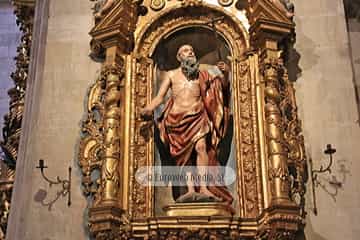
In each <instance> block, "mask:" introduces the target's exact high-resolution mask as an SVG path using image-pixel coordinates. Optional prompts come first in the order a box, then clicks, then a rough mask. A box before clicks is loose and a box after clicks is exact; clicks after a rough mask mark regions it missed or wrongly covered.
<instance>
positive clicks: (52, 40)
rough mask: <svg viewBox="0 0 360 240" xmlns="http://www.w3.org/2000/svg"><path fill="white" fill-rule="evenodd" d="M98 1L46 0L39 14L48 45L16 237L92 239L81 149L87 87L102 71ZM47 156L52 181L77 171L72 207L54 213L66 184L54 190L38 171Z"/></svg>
mask: <svg viewBox="0 0 360 240" xmlns="http://www.w3.org/2000/svg"><path fill="white" fill-rule="evenodd" d="M92 4H93V3H92V2H90V1H89V0H77V1H74V0H61V1H58V0H55V1H48V0H43V1H39V4H38V7H37V9H36V17H35V22H36V23H35V28H34V32H35V34H34V42H33V45H34V47H36V46H40V48H39V49H33V53H34V54H33V55H32V64H36V65H37V67H36V71H34V68H32V69H31V71H32V72H31V73H30V76H29V78H30V81H29V82H28V89H27V95H26V99H25V102H26V106H25V111H26V112H25V115H24V119H23V122H24V125H23V129H22V131H23V132H22V134H23V135H22V138H21V146H20V149H19V158H18V161H17V168H16V181H15V187H14V188H15V190H14V193H13V199H12V208H11V216H10V221H9V227H8V234H7V239H8V240H15V239H22V240H34V239H37V240H59V239H69V240H70V239H79V240H80V239H88V237H87V235H88V234H87V233H86V231H87V230H86V229H85V224H84V222H85V221H84V218H86V216H87V214H86V213H85V209H86V205H87V203H86V199H85V198H84V197H83V196H82V191H81V183H80V181H81V173H80V170H79V168H78V166H77V150H78V142H79V137H80V126H81V120H82V118H83V115H84V112H85V99H86V95H87V90H88V88H89V87H90V85H91V84H92V83H93V82H94V81H95V79H96V78H97V76H98V73H97V71H98V70H99V68H100V65H99V64H97V63H95V62H94V61H92V60H91V59H90V58H89V57H88V54H89V41H90V38H89V35H88V32H89V30H90V29H91V27H92V26H93V22H92V21H93V18H92V10H91V7H92ZM47 21H48V22H47ZM39 28H40V29H39ZM43 28H44V29H43ZM46 29H47V35H46ZM36 41H38V42H39V41H40V43H39V44H36V43H35V42H36ZM39 159H44V160H45V163H46V165H47V166H48V168H47V169H45V174H46V175H47V176H48V177H49V178H51V179H55V178H56V176H60V177H61V178H62V179H64V178H67V176H68V167H69V166H71V167H72V169H73V170H72V189H71V194H72V204H71V206H70V207H68V206H67V198H62V197H60V199H59V200H58V201H57V202H55V203H54V204H53V206H52V208H51V209H49V208H48V207H47V206H44V205H43V204H42V200H43V203H48V202H49V201H51V200H53V199H54V198H55V195H56V192H57V191H58V190H60V188H61V187H60V186H53V187H51V188H49V186H48V184H47V183H46V182H45V180H44V179H43V178H42V177H41V174H40V171H39V170H38V169H36V168H35V167H36V165H37V164H38V160H39ZM45 195H46V196H45ZM44 198H45V199H44Z"/></svg>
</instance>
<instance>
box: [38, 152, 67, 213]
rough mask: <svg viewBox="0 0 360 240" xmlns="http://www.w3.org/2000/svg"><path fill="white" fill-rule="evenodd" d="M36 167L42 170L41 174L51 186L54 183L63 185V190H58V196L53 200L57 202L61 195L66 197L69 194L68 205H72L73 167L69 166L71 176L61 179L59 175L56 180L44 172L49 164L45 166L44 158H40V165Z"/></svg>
mask: <svg viewBox="0 0 360 240" xmlns="http://www.w3.org/2000/svg"><path fill="white" fill-rule="evenodd" d="M36 168H40V171H41V175H42V176H43V178H44V179H45V181H47V182H48V183H49V186H50V187H51V186H52V185H59V184H60V185H61V186H62V190H61V191H58V192H57V193H56V198H55V199H54V200H53V201H52V202H55V201H57V200H58V199H59V197H60V196H63V197H65V196H66V195H68V202H67V205H68V206H70V205H71V167H69V177H68V179H67V180H61V179H60V177H59V176H57V177H56V181H53V180H51V179H49V178H47V177H46V176H45V174H44V168H48V167H47V166H45V163H44V160H43V159H40V160H39V166H37V167H36Z"/></svg>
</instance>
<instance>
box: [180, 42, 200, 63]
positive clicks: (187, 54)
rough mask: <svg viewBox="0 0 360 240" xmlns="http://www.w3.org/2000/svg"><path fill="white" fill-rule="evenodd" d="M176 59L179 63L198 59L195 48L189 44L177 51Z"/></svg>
mask: <svg viewBox="0 0 360 240" xmlns="http://www.w3.org/2000/svg"><path fill="white" fill-rule="evenodd" d="M176 58H177V60H178V61H179V62H182V61H184V60H185V59H189V58H195V59H196V56H195V52H194V49H193V47H192V46H191V45H189V44H184V45H182V46H181V47H179V49H178V51H177V54H176Z"/></svg>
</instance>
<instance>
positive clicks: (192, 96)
mask: <svg viewBox="0 0 360 240" xmlns="http://www.w3.org/2000/svg"><path fill="white" fill-rule="evenodd" d="M176 57H177V60H178V61H179V62H180V67H178V68H177V69H175V70H171V71H167V72H166V73H165V74H164V76H163V77H162V83H161V86H160V89H159V91H158V94H157V96H156V97H155V98H154V99H153V100H152V101H151V102H150V103H149V104H148V105H147V106H146V107H145V108H143V109H141V115H142V117H143V118H149V117H150V116H152V114H153V111H154V110H155V109H156V108H157V107H158V106H159V105H160V104H161V103H162V102H163V101H164V98H165V96H166V94H167V92H168V91H169V90H171V96H170V98H169V99H168V100H167V102H166V104H165V107H164V109H163V111H162V113H161V115H160V117H159V118H158V120H157V124H156V125H157V127H158V130H159V135H160V139H161V141H162V142H163V143H164V145H165V146H167V147H168V149H169V152H170V156H171V158H172V159H173V160H174V161H175V163H176V166H179V167H184V166H195V167H196V168H197V172H198V174H199V175H200V176H203V175H206V174H207V171H208V170H207V169H208V168H209V167H214V168H217V167H219V166H221V163H220V161H219V160H218V153H219V149H218V148H219V143H220V141H221V140H222V138H223V137H224V136H225V134H226V132H227V128H228V125H229V116H230V115H229V102H230V89H229V81H228V73H229V67H228V65H227V64H226V63H225V62H222V61H220V62H218V63H217V66H212V68H210V69H202V68H201V67H200V64H199V63H198V61H197V58H196V56H195V53H194V50H193V47H192V46H190V45H187V44H186V45H183V46H181V47H180V48H179V49H178V52H177V56H176ZM186 186H187V191H186V192H185V194H182V195H181V196H180V197H179V198H177V202H181V201H179V199H193V197H192V196H194V195H198V196H207V197H208V199H212V200H210V201H213V202H225V203H228V204H231V203H232V201H233V197H232V195H231V193H230V192H229V191H228V189H227V187H226V186H225V185H209V184H207V183H206V182H202V180H201V181H200V184H199V185H193V184H192V183H191V182H190V181H189V182H186ZM183 202H184V201H183ZM185 202H186V201H185ZM187 202H189V200H188V201H187ZM190 202H191V201H190Z"/></svg>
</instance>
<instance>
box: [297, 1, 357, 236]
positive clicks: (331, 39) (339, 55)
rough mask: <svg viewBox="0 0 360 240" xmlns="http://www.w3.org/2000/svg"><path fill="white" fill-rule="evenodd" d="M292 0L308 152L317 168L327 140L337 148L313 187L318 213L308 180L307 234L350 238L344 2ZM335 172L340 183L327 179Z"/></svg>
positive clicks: (352, 166)
mask: <svg viewBox="0 0 360 240" xmlns="http://www.w3.org/2000/svg"><path fill="white" fill-rule="evenodd" d="M293 2H294V3H295V6H296V18H295V22H296V27H297V28H296V33H297V43H296V46H295V47H296V50H297V52H298V54H299V56H300V59H299V67H300V69H301V74H299V76H298V79H297V82H296V89H297V101H298V105H299V113H300V118H301V119H302V120H303V128H304V135H305V143H306V147H307V155H308V158H311V159H312V160H313V162H314V168H316V169H318V168H319V167H320V165H324V166H325V165H326V164H327V162H328V157H327V156H325V155H324V154H323V150H324V149H325V146H326V144H327V143H331V144H332V145H333V146H334V147H335V148H336V149H337V152H336V153H335V155H334V159H335V163H334V166H333V171H332V174H324V175H323V176H322V177H321V179H320V181H321V183H322V185H323V187H321V186H319V187H317V188H316V194H317V206H318V215H317V216H315V215H314V213H313V211H312V207H313V205H312V194H311V192H312V189H311V184H310V182H309V183H308V191H307V210H308V216H307V225H306V228H305V230H306V231H305V232H306V239H308V240H335V239H349V240H352V239H354V240H355V239H358V236H359V234H360V226H359V224H358V223H359V222H360V208H359V203H360V185H359V184H358V182H359V177H358V172H359V171H360V162H359V159H360V149H359V143H360V128H359V116H358V111H357V103H356V96H355V89H354V84H353V69H352V64H351V57H350V51H349V38H348V34H347V29H346V21H345V14H344V5H343V1H340V0H317V1H312V2H311V3H310V2H309V1H302V0H294V1H293ZM334 177H336V179H337V180H338V181H340V182H342V183H343V184H342V187H341V188H339V189H336V187H334V185H331V184H329V180H334ZM336 190H337V191H338V192H337V194H336Z"/></svg>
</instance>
